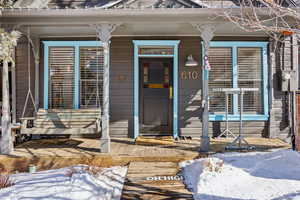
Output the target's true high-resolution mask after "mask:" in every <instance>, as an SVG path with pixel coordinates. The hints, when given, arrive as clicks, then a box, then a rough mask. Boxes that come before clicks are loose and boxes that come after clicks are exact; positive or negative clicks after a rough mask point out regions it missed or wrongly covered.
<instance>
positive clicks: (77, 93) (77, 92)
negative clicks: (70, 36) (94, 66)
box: [74, 46, 80, 109]
mask: <svg viewBox="0 0 300 200" xmlns="http://www.w3.org/2000/svg"><path fill="white" fill-rule="evenodd" d="M79 60H80V49H79V46H75V66H74V67H75V77H74V84H75V87H74V108H75V109H79V107H80V104H79V102H80V63H79V62H80V61H79Z"/></svg>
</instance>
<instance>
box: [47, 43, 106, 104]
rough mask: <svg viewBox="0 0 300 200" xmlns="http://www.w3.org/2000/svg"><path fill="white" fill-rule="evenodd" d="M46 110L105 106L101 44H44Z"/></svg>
mask: <svg viewBox="0 0 300 200" xmlns="http://www.w3.org/2000/svg"><path fill="white" fill-rule="evenodd" d="M43 43H44V67H45V68H44V107H45V109H79V108H97V107H100V105H101V103H102V85H103V63H104V61H103V55H104V54H103V48H102V44H101V42H100V41H44V42H43Z"/></svg>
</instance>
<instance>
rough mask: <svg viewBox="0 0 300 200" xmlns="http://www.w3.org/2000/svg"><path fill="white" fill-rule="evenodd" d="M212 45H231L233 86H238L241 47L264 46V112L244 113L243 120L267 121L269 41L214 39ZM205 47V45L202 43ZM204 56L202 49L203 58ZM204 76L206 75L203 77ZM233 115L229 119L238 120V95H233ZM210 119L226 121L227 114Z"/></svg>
mask: <svg viewBox="0 0 300 200" xmlns="http://www.w3.org/2000/svg"><path fill="white" fill-rule="evenodd" d="M210 47H231V48H232V79H233V82H232V87H233V88H237V87H238V52H237V49H238V48H239V47H261V48H262V65H263V69H262V70H263V77H262V78H263V83H262V84H263V85H262V98H263V107H264V108H263V109H264V110H263V114H262V115H255V114H253V115H251V114H244V116H243V120H245V121H267V120H268V119H269V96H268V87H269V86H268V50H267V49H268V48H267V47H268V42H241V41H236V42H235V41H212V42H210ZM202 49H203V45H202ZM203 58H204V55H203V50H202V60H204V59H203ZM203 78H204V77H203ZM233 112H234V114H233V115H228V117H229V121H238V120H239V113H238V95H234V97H233ZM209 120H210V121H225V120H226V119H225V114H220V115H214V114H211V115H209Z"/></svg>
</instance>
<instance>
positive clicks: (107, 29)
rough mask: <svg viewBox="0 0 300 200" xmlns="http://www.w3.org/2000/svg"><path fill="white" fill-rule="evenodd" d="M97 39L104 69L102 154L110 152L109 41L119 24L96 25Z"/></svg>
mask: <svg viewBox="0 0 300 200" xmlns="http://www.w3.org/2000/svg"><path fill="white" fill-rule="evenodd" d="M92 26H94V27H95V29H96V32H97V37H98V38H99V40H101V42H102V44H103V52H104V69H103V104H102V105H103V108H102V119H101V120H102V134H101V139H100V151H101V152H102V153H109V152H110V135H109V82H110V77H109V76H110V75H109V74H110V73H109V71H110V39H111V37H112V32H113V31H114V30H115V29H116V28H117V26H119V24H107V23H103V24H96V25H92Z"/></svg>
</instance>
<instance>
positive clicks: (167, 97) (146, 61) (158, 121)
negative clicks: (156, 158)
mask: <svg viewBox="0 0 300 200" xmlns="http://www.w3.org/2000/svg"><path fill="white" fill-rule="evenodd" d="M172 74H173V59H172V58H140V94H141V95H140V108H141V109H140V123H141V130H140V134H141V135H173V132H172V108H173V78H172V77H173V75H172Z"/></svg>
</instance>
